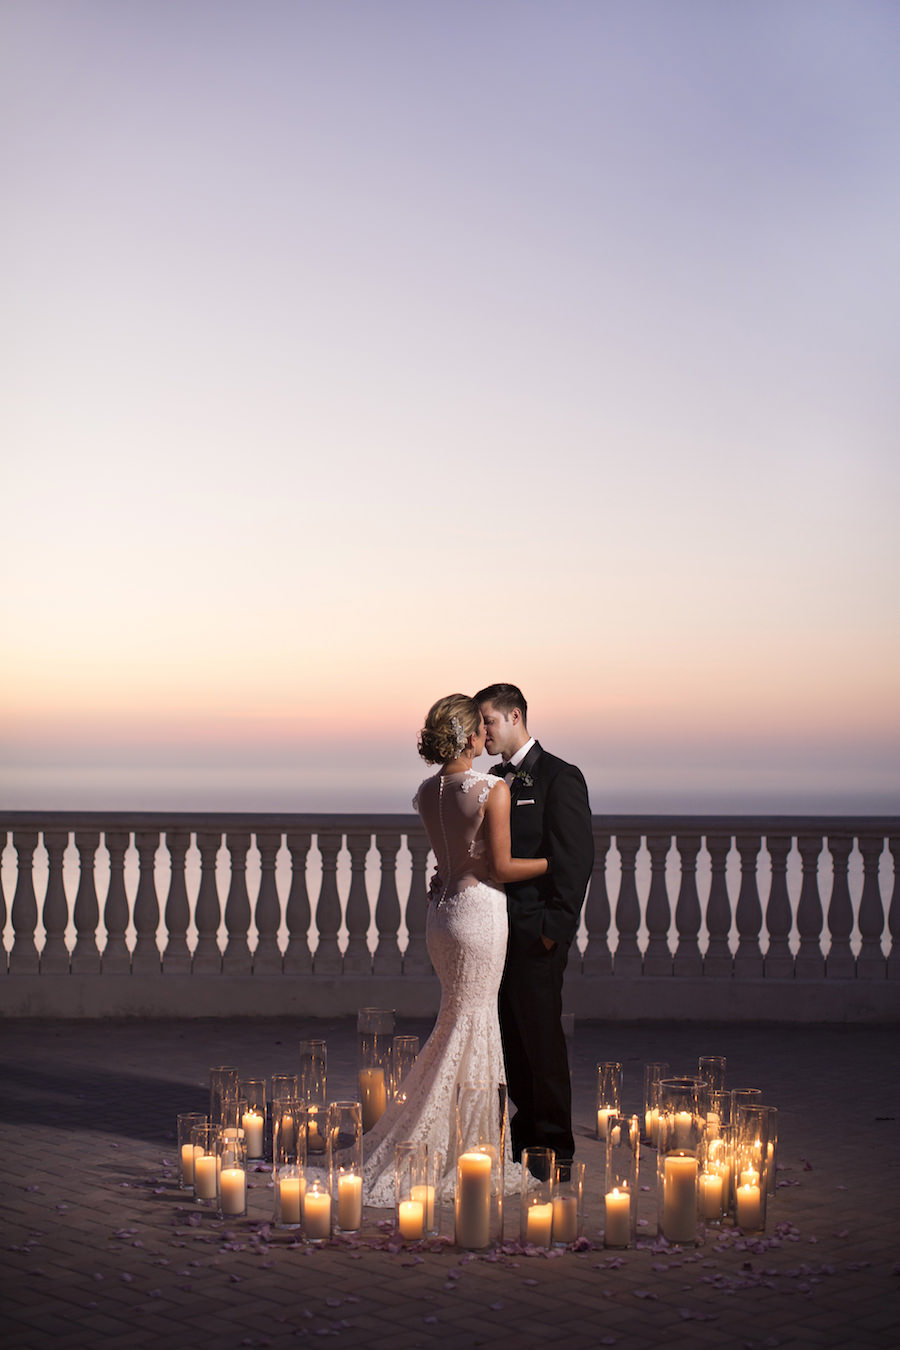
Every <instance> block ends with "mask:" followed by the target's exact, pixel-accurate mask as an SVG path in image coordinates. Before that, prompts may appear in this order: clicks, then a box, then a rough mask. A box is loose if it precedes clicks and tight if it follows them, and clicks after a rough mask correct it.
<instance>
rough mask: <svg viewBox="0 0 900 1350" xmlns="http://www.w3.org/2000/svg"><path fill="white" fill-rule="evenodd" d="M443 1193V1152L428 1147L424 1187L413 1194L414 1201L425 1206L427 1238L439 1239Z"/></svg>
mask: <svg viewBox="0 0 900 1350" xmlns="http://www.w3.org/2000/svg"><path fill="white" fill-rule="evenodd" d="M443 1191H444V1151H443V1149H440V1148H433V1147H431V1146H430V1145H429V1146H428V1147H427V1148H426V1150H425V1185H424V1187H423V1188H422V1189H421V1190H420V1191H414V1192H413V1197H412V1198H413V1199H414V1200H421V1201H422V1203H423V1204H424V1206H425V1234H426V1236H427V1237H439V1236H440V1233H441V1218H442V1213H443Z"/></svg>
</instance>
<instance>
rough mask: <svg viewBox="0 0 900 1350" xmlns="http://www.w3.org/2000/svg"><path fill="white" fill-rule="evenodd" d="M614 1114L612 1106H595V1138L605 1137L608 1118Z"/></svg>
mask: <svg viewBox="0 0 900 1350" xmlns="http://www.w3.org/2000/svg"><path fill="white" fill-rule="evenodd" d="M612 1115H615V1108H614V1107H612V1106H598V1107H597V1138H598V1139H605V1138H606V1132H607V1130H608V1129H609V1118H610V1116H612Z"/></svg>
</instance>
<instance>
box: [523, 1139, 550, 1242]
mask: <svg viewBox="0 0 900 1350" xmlns="http://www.w3.org/2000/svg"><path fill="white" fill-rule="evenodd" d="M555 1181H556V1152H555V1150H554V1149H552V1148H524V1149H523V1150H522V1190H521V1199H520V1207H519V1239H520V1241H522V1242H527V1243H528V1244H529V1246H532V1247H549V1246H550V1245H551V1244H552V1242H553V1193H554V1185H555Z"/></svg>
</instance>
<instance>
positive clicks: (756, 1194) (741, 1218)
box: [735, 1182, 762, 1228]
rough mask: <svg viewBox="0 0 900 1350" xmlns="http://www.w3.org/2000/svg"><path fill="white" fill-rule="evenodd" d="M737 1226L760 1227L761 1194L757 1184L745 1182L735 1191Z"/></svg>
mask: <svg viewBox="0 0 900 1350" xmlns="http://www.w3.org/2000/svg"><path fill="white" fill-rule="evenodd" d="M735 1208H736V1214H735V1218H736V1220H737V1226H738V1228H762V1195H761V1193H760V1189H759V1187H758V1186H756V1185H754V1184H753V1183H752V1182H746V1183H744V1184H742V1185H740V1186H738V1188H737V1191H736V1192H735Z"/></svg>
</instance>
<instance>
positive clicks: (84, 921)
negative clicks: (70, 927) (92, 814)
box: [71, 830, 101, 975]
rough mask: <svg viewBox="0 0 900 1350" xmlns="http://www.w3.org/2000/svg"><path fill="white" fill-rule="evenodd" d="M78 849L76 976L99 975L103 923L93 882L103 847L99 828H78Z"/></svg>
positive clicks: (74, 959)
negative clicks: (101, 922)
mask: <svg viewBox="0 0 900 1350" xmlns="http://www.w3.org/2000/svg"><path fill="white" fill-rule="evenodd" d="M75 847H76V848H77V849H78V866H79V870H80V876H79V878H78V892H77V894H76V896H75V946H74V947H73V949H72V965H71V969H72V974H73V975H99V974H100V968H101V967H100V948H99V947H98V946H97V928H98V927H99V925H100V906H99V904H98V903H97V887H96V884H95V882H94V858H95V856H96V853H97V849H98V848H99V847H100V831H99V830H76V831H75Z"/></svg>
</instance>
